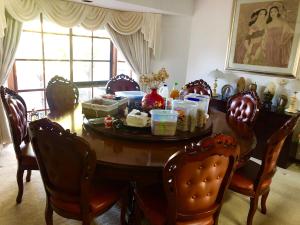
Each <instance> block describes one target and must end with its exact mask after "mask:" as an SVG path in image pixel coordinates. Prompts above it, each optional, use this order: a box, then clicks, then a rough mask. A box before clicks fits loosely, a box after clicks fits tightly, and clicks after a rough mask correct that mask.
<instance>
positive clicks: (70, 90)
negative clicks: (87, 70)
mask: <svg viewBox="0 0 300 225" xmlns="http://www.w3.org/2000/svg"><path fill="white" fill-rule="evenodd" d="M46 98H47V102H48V105H49V109H50V112H51V114H61V113H64V112H66V111H68V110H70V109H73V108H74V106H75V105H76V104H78V98H79V92H78V88H77V87H76V86H75V85H74V84H73V83H72V82H71V81H68V80H66V79H65V78H63V77H60V76H55V77H53V78H52V79H51V80H50V81H49V82H48V85H47V88H46Z"/></svg>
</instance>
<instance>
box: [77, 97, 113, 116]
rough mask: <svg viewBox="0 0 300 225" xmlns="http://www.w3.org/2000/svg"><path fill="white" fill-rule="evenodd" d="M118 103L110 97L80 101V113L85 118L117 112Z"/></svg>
mask: <svg viewBox="0 0 300 225" xmlns="http://www.w3.org/2000/svg"><path fill="white" fill-rule="evenodd" d="M118 105H119V103H118V102H117V101H114V100H110V99H102V98H99V99H92V100H89V101H86V102H83V103H82V113H83V114H84V115H85V117H86V118H97V117H105V116H107V115H111V116H113V115H116V114H117V113H118Z"/></svg>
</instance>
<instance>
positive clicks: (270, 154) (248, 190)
mask: <svg viewBox="0 0 300 225" xmlns="http://www.w3.org/2000/svg"><path fill="white" fill-rule="evenodd" d="M299 116H300V115H299V114H298V116H295V117H292V118H291V119H290V120H288V121H287V122H286V123H285V124H284V125H283V126H282V127H281V128H280V129H279V130H278V131H277V132H275V133H274V134H273V135H272V136H271V137H270V138H269V139H268V141H267V147H266V151H265V153H264V156H263V159H262V163H261V164H259V163H257V162H254V161H252V160H249V161H248V162H247V163H246V164H245V165H244V166H243V167H241V168H239V169H237V170H236V171H235V173H234V175H233V177H232V180H231V183H230V186H229V188H230V189H231V190H233V191H235V192H238V193H240V194H243V195H246V196H249V197H250V209H249V212H248V217H247V225H252V223H253V217H254V214H255V212H256V209H257V206H258V201H259V197H260V196H261V211H262V213H263V214H266V213H267V208H266V201H267V198H268V195H269V192H270V186H271V183H272V177H273V176H274V175H275V173H276V164H277V159H278V156H279V154H280V151H281V149H282V146H283V144H284V141H285V139H286V137H287V136H288V135H289V134H291V132H292V131H293V130H294V128H295V126H296V123H297V120H298V118H299Z"/></svg>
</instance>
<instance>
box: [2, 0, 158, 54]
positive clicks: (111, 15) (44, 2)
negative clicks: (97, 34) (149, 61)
mask: <svg viewBox="0 0 300 225" xmlns="http://www.w3.org/2000/svg"><path fill="white" fill-rule="evenodd" d="M5 9H6V10H7V12H8V13H9V14H10V15H11V16H12V17H13V18H15V19H16V20H18V21H20V22H25V21H29V20H32V19H34V18H35V17H37V16H38V15H39V14H40V13H43V14H44V15H46V16H47V17H48V18H49V19H50V20H52V21H54V22H56V23H57V24H59V25H61V26H64V27H73V26H75V25H79V24H81V25H82V26H84V27H85V28H86V29H90V30H96V29H98V28H100V27H104V26H106V25H107V24H109V25H110V27H112V28H113V29H114V30H115V31H116V32H117V33H119V34H123V35H131V34H134V33H136V32H137V31H139V30H140V31H141V32H142V34H143V38H144V40H146V41H147V42H146V43H147V46H148V48H151V49H153V54H154V55H155V54H156V52H158V49H157V48H158V47H159V45H158V44H157V38H158V36H159V34H158V32H159V31H160V28H159V27H160V23H161V19H160V18H161V15H160V14H153V13H140V12H125V11H118V10H112V9H106V8H101V7H95V6H90V5H86V4H79V3H76V2H71V1H62V0H51V1H50V0H0V37H3V35H4V32H3V31H4V28H5V27H6V20H5V13H4V12H5Z"/></svg>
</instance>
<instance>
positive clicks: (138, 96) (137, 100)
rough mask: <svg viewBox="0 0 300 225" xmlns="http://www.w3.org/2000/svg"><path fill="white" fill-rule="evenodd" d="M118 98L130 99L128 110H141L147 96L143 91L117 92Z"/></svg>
mask: <svg viewBox="0 0 300 225" xmlns="http://www.w3.org/2000/svg"><path fill="white" fill-rule="evenodd" d="M115 95H116V96H122V97H127V98H128V110H129V112H130V111H131V110H132V109H138V110H141V108H142V98H143V97H144V95H145V92H143V91H116V92H115Z"/></svg>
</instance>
